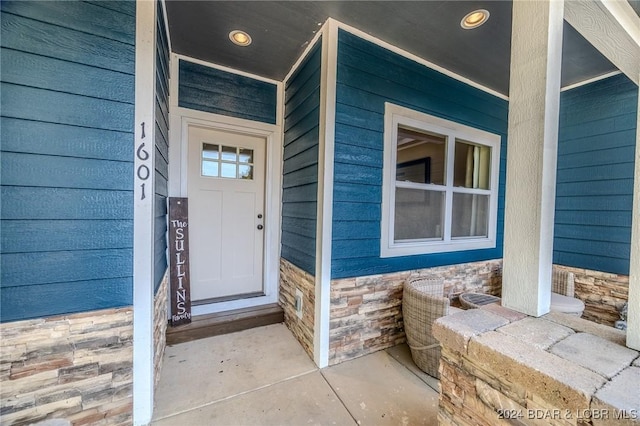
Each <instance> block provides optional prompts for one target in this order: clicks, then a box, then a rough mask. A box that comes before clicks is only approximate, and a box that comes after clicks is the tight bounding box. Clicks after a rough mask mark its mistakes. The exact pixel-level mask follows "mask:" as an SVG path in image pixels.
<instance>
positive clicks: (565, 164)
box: [553, 75, 638, 275]
mask: <svg viewBox="0 0 640 426" xmlns="http://www.w3.org/2000/svg"><path fill="white" fill-rule="evenodd" d="M637 105H638V87H637V86H636V85H635V84H634V83H633V82H631V81H630V80H628V79H627V78H626V77H625V76H623V75H618V76H615V77H611V78H608V79H606V80H601V81H598V82H595V83H592V84H588V85H586V86H582V87H579V88H576V89H573V90H569V91H567V92H563V93H562V96H561V98H560V131H559V140H558V174H557V193H556V216H555V234H554V252H553V261H554V263H557V264H561V265H567V266H573V267H578V268H586V269H592V270H597V271H605V272H612V273H616V274H624V275H628V274H629V254H630V250H631V216H632V204H633V173H634V154H635V145H636V126H637Z"/></svg>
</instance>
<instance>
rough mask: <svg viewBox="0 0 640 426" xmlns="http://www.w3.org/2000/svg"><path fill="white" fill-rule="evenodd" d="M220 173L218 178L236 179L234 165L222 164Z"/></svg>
mask: <svg viewBox="0 0 640 426" xmlns="http://www.w3.org/2000/svg"><path fill="white" fill-rule="evenodd" d="M221 166H222V169H221V171H222V173H221V174H220V176H222V177H223V178H232V179H235V178H236V177H237V175H236V165H235V164H233V163H222V164H221Z"/></svg>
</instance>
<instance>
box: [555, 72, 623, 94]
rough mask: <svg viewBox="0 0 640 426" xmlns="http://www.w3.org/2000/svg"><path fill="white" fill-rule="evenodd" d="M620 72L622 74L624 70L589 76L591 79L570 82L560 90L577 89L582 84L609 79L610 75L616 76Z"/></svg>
mask: <svg viewBox="0 0 640 426" xmlns="http://www.w3.org/2000/svg"><path fill="white" fill-rule="evenodd" d="M618 74H622V72H621V71H613V72H608V73H606V74H602V75H599V76H597V77H593V78H589V79H587V80H584V81H579V82H577V83H573V84H570V85H568V86H564V87H563V88H561V89H560V91H561V92H566V91H567V90H571V89H575V88H578V87H580V86H586V85H587V84H591V83H595V82H596V81H600V80H605V79H607V78H609V77H613V76H616V75H618Z"/></svg>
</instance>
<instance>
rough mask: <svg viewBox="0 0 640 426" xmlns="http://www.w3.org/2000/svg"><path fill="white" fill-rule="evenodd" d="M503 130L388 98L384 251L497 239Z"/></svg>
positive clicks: (473, 245)
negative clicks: (486, 128) (444, 116)
mask: <svg viewBox="0 0 640 426" xmlns="http://www.w3.org/2000/svg"><path fill="white" fill-rule="evenodd" d="M499 165H500V136H499V135H496V134H493V133H489V132H486V131H484V130H480V129H476V128H473V127H469V126H466V125H463V124H459V123H455V122H452V121H448V120H444V119H442V118H438V117H434V116H431V115H428V114H424V113H421V112H418V111H414V110H410V109H407V108H404V107H400V106H397V105H392V104H389V103H387V104H385V151H384V172H383V173H384V175H383V198H382V226H381V228H382V235H381V239H380V240H381V256H382V257H393V256H407V255H414V254H426V253H444V252H452V251H461V250H474V249H482V248H493V247H495V246H496V228H497V223H496V222H497V209H498V175H499Z"/></svg>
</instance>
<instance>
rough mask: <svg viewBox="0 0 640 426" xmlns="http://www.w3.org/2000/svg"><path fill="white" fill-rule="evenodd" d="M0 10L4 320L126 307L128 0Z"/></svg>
mask: <svg viewBox="0 0 640 426" xmlns="http://www.w3.org/2000/svg"><path fill="white" fill-rule="evenodd" d="M104 6H107V7H104ZM0 8H1V10H2V20H1V24H2V34H1V40H0V45H1V54H0V58H1V59H0V60H1V61H2V64H1V65H2V68H1V72H0V81H1V83H0V84H1V90H2V99H1V117H0V120H1V123H0V125H1V132H2V137H1V146H0V149H1V151H2V159H1V166H2V171H1V177H2V187H1V189H0V190H1V200H2V201H1V202H2V212H1V217H0V218H1V223H0V230H1V243H0V251H1V253H2V260H1V265H0V267H1V268H2V270H1V280H0V281H1V282H0V286H1V320H2V321H3V322H4V321H12V320H20V319H27V318H35V317H42V316H48V315H57V314H65V313H72V312H82V311H89V310H94V309H101V308H110V307H119V306H127V305H131V303H132V278H131V277H132V265H133V254H132V246H133V238H132V235H133V234H132V232H133V221H132V218H133V198H132V190H133V179H132V177H133V116H134V58H135V46H134V43H135V4H133V5H132V4H131V3H128V2H122V3H120V2H109V3H108V4H106V3H102V2H96V3H83V2H23V1H16V2H6V1H3V2H2V3H1V6H0Z"/></svg>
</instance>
